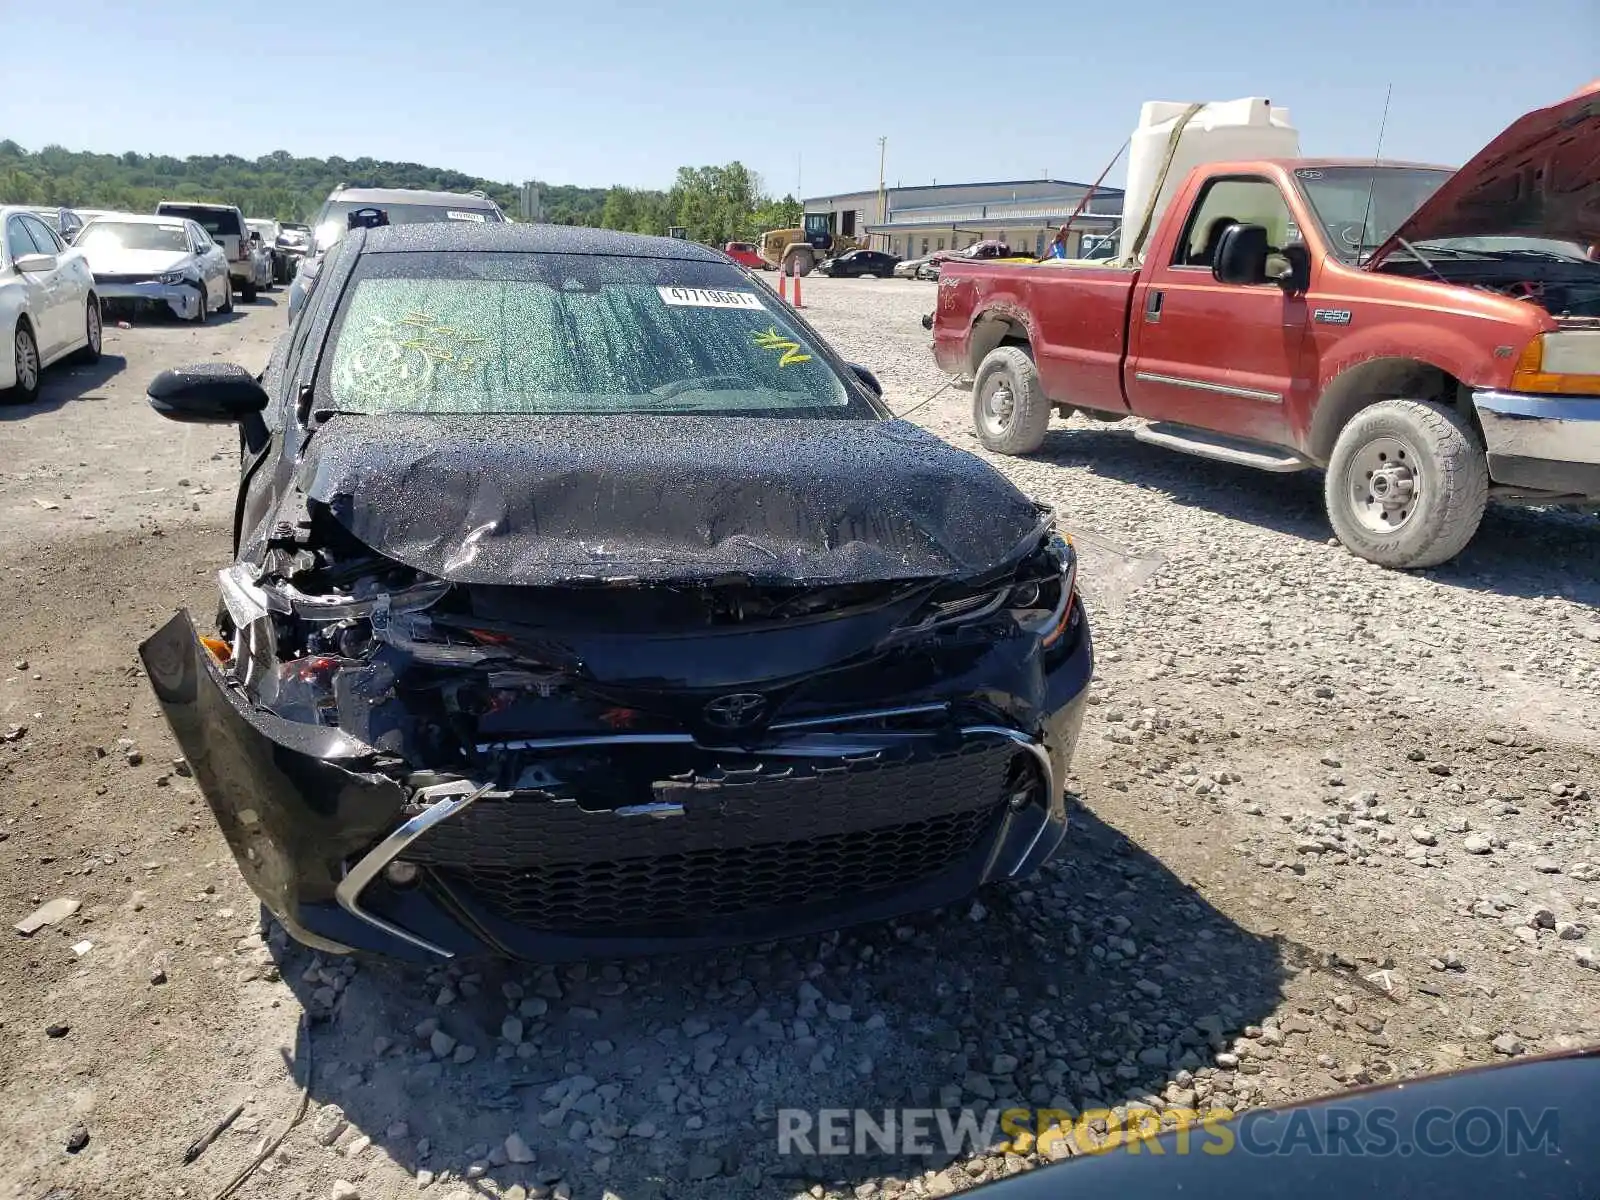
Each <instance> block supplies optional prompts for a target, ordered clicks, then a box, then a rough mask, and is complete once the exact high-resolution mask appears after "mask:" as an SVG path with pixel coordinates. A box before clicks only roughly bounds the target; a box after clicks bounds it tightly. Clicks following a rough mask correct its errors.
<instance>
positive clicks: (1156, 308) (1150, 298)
mask: <svg viewBox="0 0 1600 1200" xmlns="http://www.w3.org/2000/svg"><path fill="white" fill-rule="evenodd" d="M1161 296H1162V293H1160V292H1158V291H1154V290H1152V291H1151V292H1150V293H1149V294H1148V295H1147V296H1146V297H1145V301H1144V320H1145V324H1147V325H1156V324H1159V323H1160V321H1161Z"/></svg>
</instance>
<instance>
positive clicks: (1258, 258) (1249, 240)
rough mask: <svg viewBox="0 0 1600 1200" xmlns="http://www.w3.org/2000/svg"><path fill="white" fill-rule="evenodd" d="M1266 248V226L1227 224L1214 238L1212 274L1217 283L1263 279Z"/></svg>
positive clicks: (1257, 281)
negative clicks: (1215, 240)
mask: <svg viewBox="0 0 1600 1200" xmlns="http://www.w3.org/2000/svg"><path fill="white" fill-rule="evenodd" d="M1267 251H1268V242H1267V230H1266V227H1265V226H1263V225H1230V226H1228V228H1227V229H1225V230H1223V232H1222V237H1221V238H1220V239H1219V240H1218V242H1217V257H1216V260H1215V261H1214V262H1213V263H1212V264H1211V277H1212V278H1213V279H1215V280H1216V281H1217V282H1218V283H1265V282H1266V281H1267Z"/></svg>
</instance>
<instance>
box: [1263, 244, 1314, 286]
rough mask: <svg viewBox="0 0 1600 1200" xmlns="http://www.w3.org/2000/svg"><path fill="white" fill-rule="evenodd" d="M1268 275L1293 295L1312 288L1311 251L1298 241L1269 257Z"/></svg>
mask: <svg viewBox="0 0 1600 1200" xmlns="http://www.w3.org/2000/svg"><path fill="white" fill-rule="evenodd" d="M1267 275H1268V276H1269V277H1270V278H1271V279H1272V280H1273V282H1274V283H1276V284H1277V285H1278V286H1279V287H1281V288H1282V289H1283V290H1284V291H1285V292H1287V293H1288V294H1289V295H1291V296H1299V295H1302V294H1304V293H1305V292H1307V291H1309V290H1310V288H1311V252H1310V251H1309V250H1307V249H1306V248H1305V246H1303V245H1301V244H1300V243H1298V242H1296V243H1294V244H1292V245H1288V246H1285V247H1284V248H1283V249H1282V250H1280V251H1278V252H1277V253H1276V254H1272V255H1269V256H1268V257H1267Z"/></svg>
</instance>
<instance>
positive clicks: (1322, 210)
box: [1294, 167, 1453, 263]
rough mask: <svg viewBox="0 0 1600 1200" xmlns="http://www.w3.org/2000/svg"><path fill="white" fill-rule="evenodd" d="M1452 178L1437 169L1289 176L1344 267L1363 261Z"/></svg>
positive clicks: (1304, 170) (1317, 170) (1330, 170)
mask: <svg viewBox="0 0 1600 1200" xmlns="http://www.w3.org/2000/svg"><path fill="white" fill-rule="evenodd" d="M1452 174H1453V172H1451V171H1447V170H1443V169H1441V168H1437V167H1300V168H1298V169H1297V170H1296V171H1295V173H1294V175H1295V179H1296V180H1297V181H1298V182H1299V184H1300V188H1301V190H1302V191H1303V192H1305V195H1306V199H1307V200H1308V201H1310V203H1311V208H1312V211H1313V212H1315V213H1316V215H1317V220H1318V221H1319V222H1321V224H1322V228H1323V230H1324V231H1325V232H1326V233H1327V239H1328V245H1329V246H1330V247H1331V248H1332V250H1333V252H1334V254H1336V255H1338V256H1339V257H1340V258H1341V259H1343V260H1344V261H1345V262H1348V263H1353V262H1355V261H1356V258H1357V255H1358V254H1359V255H1360V256H1361V257H1362V258H1363V259H1364V258H1365V257H1366V255H1367V254H1369V253H1371V252H1372V251H1373V250H1376V249H1377V248H1378V247H1379V246H1381V245H1382V244H1383V243H1384V242H1386V241H1388V240H1389V238H1390V236H1391V235H1393V233H1394V231H1395V230H1396V229H1398V228H1400V226H1401V224H1402V223H1404V221H1405V219H1406V218H1407V217H1409V216H1410V215H1411V214H1412V213H1414V212H1416V211H1417V209H1419V208H1421V207H1422V204H1423V201H1425V200H1427V199H1428V198H1429V197H1430V196H1432V195H1433V194H1434V193H1435V192H1436V191H1438V190H1439V189H1440V188H1441V187H1442V186H1444V182H1445V180H1447V179H1449V178H1450V176H1451V175H1452Z"/></svg>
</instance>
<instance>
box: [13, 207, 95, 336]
mask: <svg viewBox="0 0 1600 1200" xmlns="http://www.w3.org/2000/svg"><path fill="white" fill-rule="evenodd" d="M22 222H23V224H24V225H26V226H27V227H28V233H29V234H30V235H32V237H33V244H34V245H35V246H38V247H39V253H41V254H50V255H53V256H54V257H55V260H56V269H55V270H54V271H52V272H50V284H49V289H48V290H49V292H50V312H51V317H52V319H53V320H54V322H55V330H56V348H55V350H54V352H53V353H55V354H62V353H65V352H66V351H67V350H69V349H72V348H75V347H76V346H78V345H79V344H80V343H81V342H83V341H86V340H87V339H88V336H89V330H88V325H87V323H86V322H85V320H84V316H85V309H86V306H87V305H88V303H89V289H90V287H92V286H93V283H94V275H93V273H92V272H90V270H89V268H88V264H87V263H86V262H85V261H84V258H83V254H82V252H81V251H76V250H73V249H72V248H71V247H70V246H68V245H67V244H66V243H65V242H64V241H62V240H61V235H60V234H58V233H57V232H56V231H55V230H53V229H51V228H50V226H48V225H46V224H45V223H44V222H43V221H41V220H40V219H39V218H38V217H33V216H27V215H24V216H23V218H22Z"/></svg>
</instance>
